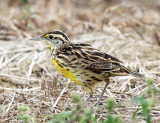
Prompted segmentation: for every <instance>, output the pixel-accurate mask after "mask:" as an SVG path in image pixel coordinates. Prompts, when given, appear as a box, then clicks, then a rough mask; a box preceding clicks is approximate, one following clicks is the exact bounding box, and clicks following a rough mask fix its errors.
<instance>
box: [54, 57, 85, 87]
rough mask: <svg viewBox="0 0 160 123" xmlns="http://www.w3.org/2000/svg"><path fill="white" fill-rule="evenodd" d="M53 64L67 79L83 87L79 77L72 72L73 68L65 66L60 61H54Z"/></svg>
mask: <svg viewBox="0 0 160 123" xmlns="http://www.w3.org/2000/svg"><path fill="white" fill-rule="evenodd" d="M52 62H53V64H54V65H55V66H56V68H57V69H58V70H59V71H60V72H61V73H62V74H63V75H64V76H65V77H67V78H69V79H71V80H72V81H74V82H75V83H76V84H79V85H81V86H82V83H81V82H80V81H78V78H77V76H76V75H75V74H74V73H73V72H72V70H71V68H69V67H65V66H63V65H62V64H61V61H60V60H59V59H52Z"/></svg>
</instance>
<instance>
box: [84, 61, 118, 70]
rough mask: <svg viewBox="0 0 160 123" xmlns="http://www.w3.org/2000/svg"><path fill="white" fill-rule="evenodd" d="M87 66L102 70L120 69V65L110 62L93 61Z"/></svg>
mask: <svg viewBox="0 0 160 123" xmlns="http://www.w3.org/2000/svg"><path fill="white" fill-rule="evenodd" d="M87 68H92V69H98V70H103V71H118V70H120V68H121V65H120V64H117V63H112V62H95V63H91V64H89V65H88V66H87Z"/></svg>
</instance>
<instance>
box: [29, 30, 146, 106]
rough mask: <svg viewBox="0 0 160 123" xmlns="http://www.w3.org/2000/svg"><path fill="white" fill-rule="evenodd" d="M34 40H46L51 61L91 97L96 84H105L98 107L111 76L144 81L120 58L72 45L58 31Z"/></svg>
mask: <svg viewBox="0 0 160 123" xmlns="http://www.w3.org/2000/svg"><path fill="white" fill-rule="evenodd" d="M31 40H35V41H45V42H47V43H48V44H49V46H50V48H51V57H52V62H53V64H54V65H55V67H56V68H57V69H58V70H59V71H60V72H61V73H62V74H63V75H64V76H65V77H67V78H69V79H71V80H72V81H74V82H75V83H76V84H78V85H80V86H82V87H83V88H84V90H85V91H87V92H88V94H89V96H88V98H86V100H85V101H87V100H89V99H90V98H91V97H92V96H93V94H94V90H95V87H96V84H98V83H100V82H105V83H106V84H105V86H104V89H103V91H102V93H101V94H100V96H99V98H98V100H97V102H96V103H95V106H98V105H99V104H100V101H101V98H102V97H103V95H104V93H105V90H106V88H107V86H108V85H109V83H110V77H115V76H128V75H132V76H135V77H139V78H144V75H143V74H140V73H138V72H134V71H132V70H130V69H128V68H126V67H125V66H123V62H122V61H120V60H119V59H118V58H116V57H114V56H111V55H109V54H107V53H104V52H101V51H100V50H98V49H95V48H93V47H92V46H91V45H89V44H85V43H72V42H71V41H70V39H69V38H68V37H67V35H66V34H65V33H64V32H62V31H59V30H56V31H51V32H47V33H45V34H42V35H40V36H37V37H33V38H31Z"/></svg>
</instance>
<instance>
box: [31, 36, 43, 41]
mask: <svg viewBox="0 0 160 123" xmlns="http://www.w3.org/2000/svg"><path fill="white" fill-rule="evenodd" d="M29 40H35V41H42V40H44V39H43V37H42V36H37V37H33V38H31V39H29Z"/></svg>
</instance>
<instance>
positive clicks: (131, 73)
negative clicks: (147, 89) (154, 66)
mask: <svg viewBox="0 0 160 123" xmlns="http://www.w3.org/2000/svg"><path fill="white" fill-rule="evenodd" d="M122 69H123V71H124V72H126V73H128V74H130V75H132V76H134V77H138V78H143V79H145V76H144V75H143V74H140V73H138V72H135V71H131V70H129V69H128V68H126V67H124V66H122Z"/></svg>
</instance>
